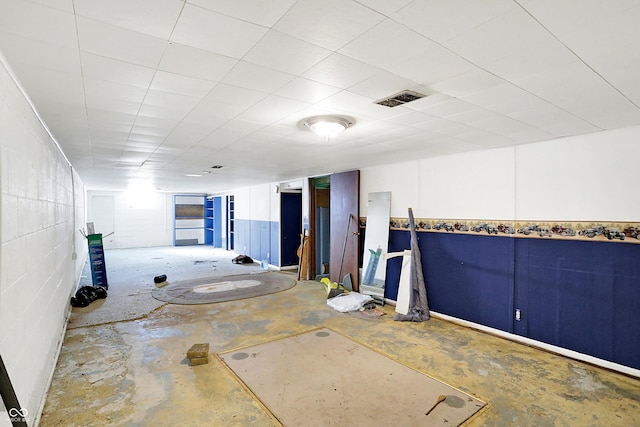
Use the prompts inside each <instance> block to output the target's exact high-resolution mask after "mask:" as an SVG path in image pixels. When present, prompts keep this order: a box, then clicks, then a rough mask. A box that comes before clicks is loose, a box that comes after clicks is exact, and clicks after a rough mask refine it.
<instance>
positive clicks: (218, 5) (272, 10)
mask: <svg viewBox="0 0 640 427" xmlns="http://www.w3.org/2000/svg"><path fill="white" fill-rule="evenodd" d="M295 2H296V1H295V0H270V1H262V0H245V1H239V2H238V1H224V0H189V3H192V4H195V5H197V6H200V7H202V8H205V9H208V10H211V11H213V12H218V13H220V14H222V15H226V16H231V17H234V18H237V19H241V20H243V21H249V22H253V23H254V24H259V25H262V26H263V27H271V26H273V24H275V23H276V22H277V21H278V20H279V19H280V18H281V16H282V15H283V14H284V13H285V12H287V10H289V8H290V7H291V6H292V5H293V4H294V3H295Z"/></svg>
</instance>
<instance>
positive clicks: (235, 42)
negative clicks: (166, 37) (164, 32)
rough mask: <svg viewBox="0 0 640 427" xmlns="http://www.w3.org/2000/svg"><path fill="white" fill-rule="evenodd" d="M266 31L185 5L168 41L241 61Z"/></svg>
mask: <svg viewBox="0 0 640 427" xmlns="http://www.w3.org/2000/svg"><path fill="white" fill-rule="evenodd" d="M266 33H267V29H266V28H264V27H261V26H258V25H255V24H251V23H249V22H245V21H242V20H239V19H235V18H231V17H228V16H224V15H221V14H219V13H215V12H211V11H208V10H206V9H202V8H200V7H198V6H193V5H191V4H189V3H186V4H185V6H184V10H183V11H182V14H181V15H180V19H179V20H178V23H177V25H176V27H175V29H174V31H173V34H172V36H171V41H174V42H178V43H181V44H184V45H187V46H192V47H197V48H200V49H204V50H208V51H210V52H214V53H218V54H221V55H226V56H229V57H231V58H236V59H240V58H242V57H243V56H244V55H245V54H246V53H247V52H248V51H249V50H250V49H251V48H252V47H253V45H255V44H256V43H257V42H258V41H259V40H260V39H261V38H262V37H263V36H264V35H265V34H266Z"/></svg>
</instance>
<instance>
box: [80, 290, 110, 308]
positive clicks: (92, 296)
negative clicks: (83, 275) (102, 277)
mask: <svg viewBox="0 0 640 427" xmlns="http://www.w3.org/2000/svg"><path fill="white" fill-rule="evenodd" d="M106 297H107V290H106V289H105V288H103V287H102V286H83V287H81V288H80V289H78V290H77V291H76V295H75V296H73V297H71V305H72V306H73V307H86V306H88V305H89V304H91V303H92V302H94V301H95V300H97V299H101V298H106Z"/></svg>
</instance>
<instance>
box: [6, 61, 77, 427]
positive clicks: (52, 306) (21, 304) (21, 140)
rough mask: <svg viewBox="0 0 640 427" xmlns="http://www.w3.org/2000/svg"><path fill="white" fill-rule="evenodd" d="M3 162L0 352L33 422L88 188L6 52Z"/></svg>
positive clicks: (61, 322) (72, 278) (60, 331)
mask: <svg viewBox="0 0 640 427" xmlns="http://www.w3.org/2000/svg"><path fill="white" fill-rule="evenodd" d="M0 159H1V166H0V167H1V175H0V180H1V182H0V187H1V189H2V198H1V202H0V211H1V214H2V223H1V225H0V236H1V244H0V354H1V355H2V358H3V360H4V363H5V365H6V367H7V370H8V372H9V375H10V379H11V381H12V383H13V386H14V388H15V391H16V393H17V397H18V399H19V402H20V404H21V406H22V407H23V408H24V409H26V410H27V414H28V422H29V425H33V424H34V423H35V422H37V416H38V414H39V413H40V410H41V407H42V405H43V403H44V399H45V394H46V391H47V388H48V385H49V381H50V378H51V375H52V374H53V370H54V368H55V363H56V360H57V354H58V351H59V348H60V345H61V342H62V338H63V336H64V332H65V328H66V322H67V318H68V314H69V308H70V305H69V298H70V297H71V295H72V294H73V292H75V288H76V285H77V278H78V277H79V276H80V273H81V271H82V267H83V264H84V261H85V259H86V254H87V249H86V242H84V238H83V237H82V236H81V235H80V233H79V232H78V229H79V228H80V227H82V224H83V223H84V207H85V206H84V187H83V184H82V181H81V180H80V178H79V177H78V176H77V174H75V172H74V171H73V170H72V168H71V166H70V165H69V163H68V162H67V160H66V158H65V157H64V155H63V154H62V152H61V151H60V150H59V148H58V146H57V144H56V143H55V142H54V140H53V139H52V138H51V137H50V135H49V133H48V132H47V130H46V128H45V127H44V126H43V125H42V123H41V122H40V120H39V119H38V117H37V115H36V114H35V112H34V111H33V110H32V108H31V106H30V103H29V102H28V99H27V98H26V97H25V96H24V94H23V92H22V91H21V90H20V88H19V86H18V83H17V82H16V80H15V79H14V77H13V75H12V73H11V70H10V68H9V67H8V66H7V64H6V61H5V60H4V58H2V57H0ZM74 254H75V255H74ZM76 256H77V259H74V258H76ZM5 424H6V425H10V423H9V417H8V414H7V412H6V410H5V408H4V405H2V404H0V426H1V425H5Z"/></svg>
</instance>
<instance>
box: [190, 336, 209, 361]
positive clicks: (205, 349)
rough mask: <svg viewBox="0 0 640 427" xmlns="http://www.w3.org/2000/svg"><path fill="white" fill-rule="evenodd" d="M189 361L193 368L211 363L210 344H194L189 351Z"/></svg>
mask: <svg viewBox="0 0 640 427" xmlns="http://www.w3.org/2000/svg"><path fill="white" fill-rule="evenodd" d="M187 359H189V361H190V362H191V366H198V365H204V364H206V363H209V343H208V342H207V343H200V344H194V345H192V346H191V348H190V349H189V350H187Z"/></svg>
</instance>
